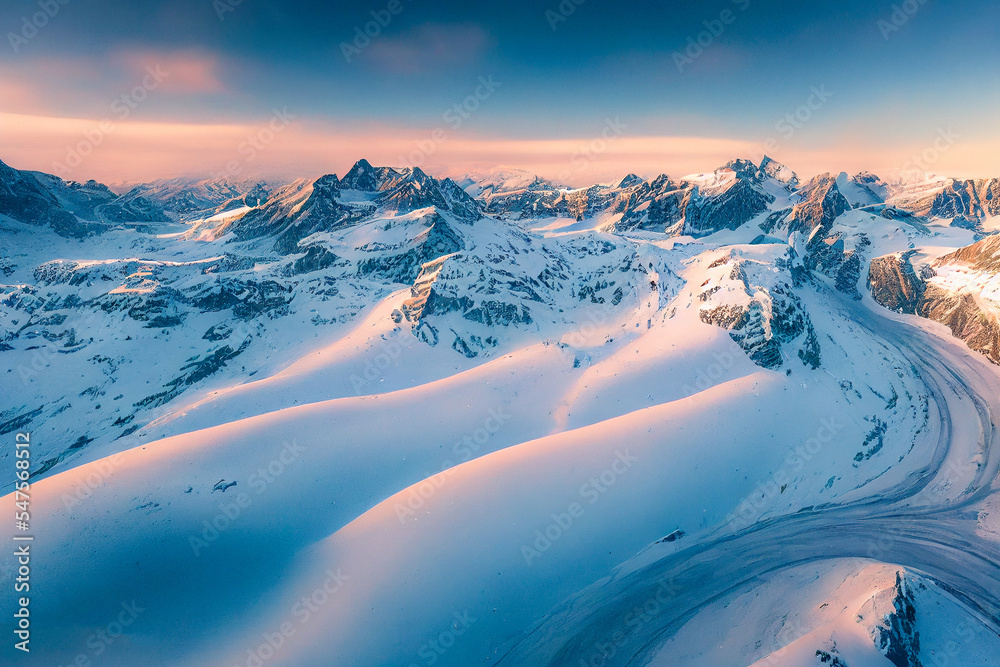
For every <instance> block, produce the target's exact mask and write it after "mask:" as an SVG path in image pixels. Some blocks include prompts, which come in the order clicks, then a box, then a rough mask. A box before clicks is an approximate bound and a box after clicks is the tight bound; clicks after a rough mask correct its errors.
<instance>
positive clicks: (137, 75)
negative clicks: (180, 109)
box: [111, 50, 226, 93]
mask: <svg viewBox="0 0 1000 667" xmlns="http://www.w3.org/2000/svg"><path fill="white" fill-rule="evenodd" d="M111 62H112V63H113V64H115V65H117V66H119V67H120V68H121V69H123V70H125V71H127V72H129V77H130V80H138V79H141V78H142V77H143V76H145V74H146V70H147V68H149V67H152V68H159V69H162V70H163V71H164V72H166V73H167V77H166V81H165V83H164V84H163V89H164V90H168V91H172V92H177V93H221V92H225V91H226V86H225V85H224V84H223V83H222V80H221V78H220V75H219V68H220V64H219V59H218V58H217V57H216V56H214V55H211V54H208V53H203V52H199V51H150V50H127V51H121V52H118V53H116V54H114V55H113V56H112V57H111Z"/></svg>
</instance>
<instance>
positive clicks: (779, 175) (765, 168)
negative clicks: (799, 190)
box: [759, 155, 799, 188]
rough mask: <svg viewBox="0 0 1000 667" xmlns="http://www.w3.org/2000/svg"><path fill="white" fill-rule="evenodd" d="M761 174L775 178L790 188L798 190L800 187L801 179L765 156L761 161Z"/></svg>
mask: <svg viewBox="0 0 1000 667" xmlns="http://www.w3.org/2000/svg"><path fill="white" fill-rule="evenodd" d="M759 169H760V173H762V174H764V175H765V176H767V177H769V178H773V179H774V180H776V181H778V182H779V183H781V184H783V185H785V186H786V187H788V188H796V187H798V185H799V177H798V175H796V173H795V172H794V171H792V170H791V169H789V168H788V167H786V166H785V165H783V164H782V163H780V162H778V161H777V160H774V159H772V158H771V157H769V156H767V155H765V156H764V157H763V159H762V160H761V161H760V168H759Z"/></svg>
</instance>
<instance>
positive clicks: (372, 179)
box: [340, 158, 423, 192]
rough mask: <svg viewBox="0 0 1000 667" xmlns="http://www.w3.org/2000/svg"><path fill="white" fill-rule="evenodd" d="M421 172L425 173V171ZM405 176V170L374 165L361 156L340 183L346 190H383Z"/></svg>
mask: <svg viewBox="0 0 1000 667" xmlns="http://www.w3.org/2000/svg"><path fill="white" fill-rule="evenodd" d="M420 173H421V174H423V172H420ZM405 176H406V174H405V172H402V171H397V170H395V169H393V168H392V167H373V166H372V164H371V162H369V161H368V160H366V159H364V158H361V159H360V160H358V161H357V162H355V163H354V166H353V167H351V169H350V171H348V172H347V173H346V174H345V175H344V178H343V179H341V181H340V185H341V187H342V188H343V189H344V190H360V191H362V192H382V191H383V190H386V189H388V188H390V187H393V186H395V185H398V184H399V182H400V180H401V179H403V178H404V177H405Z"/></svg>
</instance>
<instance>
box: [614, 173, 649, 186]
mask: <svg viewBox="0 0 1000 667" xmlns="http://www.w3.org/2000/svg"><path fill="white" fill-rule="evenodd" d="M644 182H645V181H643V180H642V178H640V177H639V176H637V175H636V174H629V175H628V176H626V177H625V178H623V179H622V180H621V182H620V183H619V184H618V187H619V188H629V187H632V186H633V185H638V184H639V183H644Z"/></svg>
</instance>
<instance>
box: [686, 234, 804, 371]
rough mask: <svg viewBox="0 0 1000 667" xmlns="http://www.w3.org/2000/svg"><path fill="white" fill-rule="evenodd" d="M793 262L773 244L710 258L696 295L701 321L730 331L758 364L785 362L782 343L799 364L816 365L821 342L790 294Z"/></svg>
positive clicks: (774, 365) (786, 355) (791, 253)
mask: <svg viewBox="0 0 1000 667" xmlns="http://www.w3.org/2000/svg"><path fill="white" fill-rule="evenodd" d="M794 263H795V260H794V251H793V250H791V249H790V248H788V247H787V246H777V245H770V246H764V247H762V248H759V249H758V250H757V251H756V252H755V253H754V254H753V255H749V256H744V255H743V253H741V252H740V251H735V250H734V251H730V253H729V254H728V255H724V256H723V257H720V258H719V259H717V260H715V261H714V262H713V263H712V264H710V265H709V266H708V270H709V275H710V277H709V279H708V280H707V281H706V282H705V284H703V285H702V286H701V289H702V291H701V293H700V294H698V300H699V301H701V302H702V305H701V307H700V311H699V315H700V317H701V321H702V322H705V323H706V324H714V325H716V326H720V327H722V328H723V329H726V330H727V331H729V336H730V337H731V338H732V339H733V340H734V341H735V342H736V344H738V345H739V346H740V347H741V348H743V351H744V352H746V354H747V356H748V357H750V359H751V360H752V361H753V362H754V363H755V364H757V365H758V366H761V367H763V368H769V369H771V370H776V369H779V368H781V367H782V366H784V364H785V362H786V360H787V359H789V358H790V357H791V355H790V354H789V353H788V352H787V351H786V350H785V346H786V345H787V346H790V347H791V348H792V350H794V352H792V354H794V355H795V356H797V357H798V358H799V360H800V361H801V362H802V363H803V364H805V365H807V366H809V367H811V368H818V367H819V365H820V355H821V350H820V344H819V340H818V338H817V336H816V332H815V330H814V329H813V325H812V322H811V320H810V318H809V314H808V313H807V312H806V310H805V308H804V307H803V305H802V302H801V301H800V299H799V298H798V296H796V293H795V292H796V290H795V282H796V281H795V279H794V278H793V274H792V268H793V265H794ZM772 268H777V269H778V271H777V272H775V271H773V270H772Z"/></svg>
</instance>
